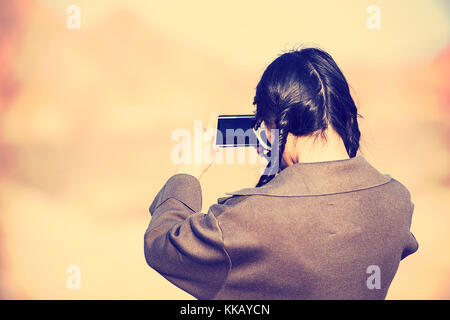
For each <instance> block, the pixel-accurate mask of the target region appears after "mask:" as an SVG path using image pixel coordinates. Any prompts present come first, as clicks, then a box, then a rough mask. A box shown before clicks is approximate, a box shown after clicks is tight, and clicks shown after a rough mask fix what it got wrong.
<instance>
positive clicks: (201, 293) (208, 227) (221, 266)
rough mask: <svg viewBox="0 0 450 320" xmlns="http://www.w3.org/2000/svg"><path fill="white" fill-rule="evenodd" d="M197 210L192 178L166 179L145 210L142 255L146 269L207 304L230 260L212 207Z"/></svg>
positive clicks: (198, 197)
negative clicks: (147, 221) (146, 223)
mask: <svg viewBox="0 0 450 320" xmlns="http://www.w3.org/2000/svg"><path fill="white" fill-rule="evenodd" d="M201 206H202V194H201V186H200V182H199V181H198V179H197V178H196V177H194V176H192V175H189V174H176V175H174V176H172V177H171V178H170V179H169V180H168V181H167V183H166V184H165V185H164V186H163V188H162V189H161V190H160V191H159V193H158V194H157V196H156V198H155V199H154V201H153V202H152V204H151V206H150V213H151V214H152V219H151V221H150V224H149V226H148V229H147V231H146V232H145V237H144V238H145V241H144V251H145V258H146V260H147V263H148V264H149V266H151V267H152V268H153V269H155V270H156V271H158V272H159V273H160V274H161V275H162V276H164V277H165V278H166V279H167V280H169V281H170V282H172V283H173V284H175V285H176V286H178V287H179V288H181V289H183V290H185V291H187V292H188V293H190V294H192V295H193V296H194V297H196V298H198V299H210V298H213V297H214V296H215V294H216V293H217V292H218V291H219V290H220V289H221V287H222V285H223V283H224V281H225V279H226V277H227V275H228V272H229V270H230V268H231V261H230V258H229V256H228V254H227V252H226V250H225V248H224V245H223V237H222V231H221V229H220V226H219V224H218V221H217V219H216V217H215V215H214V214H213V212H212V210H213V208H214V206H212V207H211V208H210V209H209V211H208V213H207V214H203V213H201V212H200V211H201Z"/></svg>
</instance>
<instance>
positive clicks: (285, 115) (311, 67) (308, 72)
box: [253, 48, 360, 187]
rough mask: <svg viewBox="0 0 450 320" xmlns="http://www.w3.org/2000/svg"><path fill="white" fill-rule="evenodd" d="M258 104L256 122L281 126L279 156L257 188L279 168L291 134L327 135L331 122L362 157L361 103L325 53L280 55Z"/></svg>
mask: <svg viewBox="0 0 450 320" xmlns="http://www.w3.org/2000/svg"><path fill="white" fill-rule="evenodd" d="M253 104H255V105H256V120H257V121H258V122H261V121H264V122H265V123H267V124H269V125H270V126H271V127H275V128H276V129H278V130H279V131H278V132H279V135H278V137H279V140H277V143H276V144H274V146H273V147H275V148H276V147H278V148H277V150H275V151H278V156H276V157H275V159H273V160H271V161H270V162H269V164H268V165H267V168H266V172H264V174H263V175H262V176H261V178H260V180H259V182H258V184H257V185H256V186H257V187H259V186H262V185H264V184H266V183H267V182H269V181H270V180H272V178H273V177H274V176H275V175H276V173H277V172H278V170H279V165H278V164H280V163H281V158H282V155H283V152H284V147H285V144H286V139H287V136H288V133H289V132H290V133H292V134H293V135H295V136H307V135H311V134H315V133H321V134H323V133H324V131H325V130H326V129H327V128H328V126H331V127H332V128H333V129H334V130H335V131H336V132H337V133H338V134H339V135H340V137H341V138H342V140H343V142H344V145H345V148H346V149H347V153H348V155H349V156H350V157H351V158H353V157H355V156H356V153H357V151H358V149H359V138H360V132H359V128H358V122H357V117H358V113H357V109H356V105H355V103H354V101H353V99H352V96H351V95H350V90H349V86H348V83H347V81H346V79H345V77H344V75H343V74H342V72H341V70H340V69H339V67H338V66H337V64H336V62H334V60H333V58H332V57H331V56H330V55H329V54H328V53H326V52H325V51H323V50H320V49H316V48H306V49H301V50H295V51H290V52H287V53H284V54H282V55H280V56H279V57H278V58H276V59H275V60H274V61H273V62H272V63H271V64H270V65H269V66H268V67H267V69H266V70H265V71H264V73H263V75H262V77H261V80H260V81H259V83H258V85H257V87H256V95H255V99H254V102H253ZM273 151H274V148H272V152H273ZM269 156H270V155H269ZM272 161H277V162H278V163H277V165H275V166H273V164H272V163H271V162H272ZM273 168H275V169H273ZM274 170H276V171H275V172H274Z"/></svg>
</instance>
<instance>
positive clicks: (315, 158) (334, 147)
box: [283, 130, 349, 166]
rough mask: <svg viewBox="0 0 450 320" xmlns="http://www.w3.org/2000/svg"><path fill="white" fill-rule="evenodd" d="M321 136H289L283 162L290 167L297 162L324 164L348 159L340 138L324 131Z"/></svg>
mask: <svg viewBox="0 0 450 320" xmlns="http://www.w3.org/2000/svg"><path fill="white" fill-rule="evenodd" d="M325 136H326V138H323V137H322V136H320V134H319V135H316V136H307V137H296V136H293V135H290V137H288V141H286V147H285V152H284V153H283V160H284V161H283V162H285V165H288V166H290V165H292V164H294V163H298V162H324V161H334V160H344V159H349V156H348V153H347V150H346V149H345V145H344V142H343V141H342V139H341V137H340V136H339V135H338V134H337V133H336V132H335V131H334V130H326V131H325Z"/></svg>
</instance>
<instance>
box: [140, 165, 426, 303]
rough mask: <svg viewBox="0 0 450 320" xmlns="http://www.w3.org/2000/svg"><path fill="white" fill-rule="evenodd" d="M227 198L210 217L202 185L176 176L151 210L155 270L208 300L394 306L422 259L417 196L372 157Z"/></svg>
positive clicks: (298, 173)
mask: <svg viewBox="0 0 450 320" xmlns="http://www.w3.org/2000/svg"><path fill="white" fill-rule="evenodd" d="M227 194H229V195H230V197H224V198H220V199H218V203H217V204H213V205H212V206H211V207H210V208H209V210H208V212H207V213H206V214H204V213H201V212H200V210H201V206H202V191H201V187H200V183H199V181H198V180H197V179H196V178H195V177H193V176H191V175H188V174H176V175H174V176H172V177H171V178H170V179H169V180H168V181H167V183H166V184H165V185H164V187H163V188H162V189H161V191H159V193H158V194H157V196H156V198H155V199H154V201H153V203H152V204H151V206H150V213H151V214H152V219H151V221H150V225H149V227H148V229H147V231H146V233H145V241H144V242H145V245H144V247H145V248H144V250H145V257H146V260H147V263H148V264H149V265H150V266H151V267H152V268H154V269H155V270H156V271H158V272H159V273H160V274H161V275H162V276H164V277H165V278H166V279H168V280H169V281H170V282H172V283H173V284H175V285H176V286H178V287H179V288H181V289H183V290H185V291H187V292H188V293H190V294H191V295H193V296H194V297H196V298H198V299H384V298H385V297H386V294H387V291H388V288H389V285H390V283H391V281H392V279H393V277H394V275H395V273H396V271H397V268H398V265H399V263H400V260H401V259H403V258H404V257H406V256H407V255H409V254H411V253H414V252H415V251H416V250H417V249H418V243H417V241H416V240H415V238H414V236H413V235H412V233H411V232H410V225H411V216H412V212H413V209H414V205H413V204H412V203H411V200H410V194H409V192H408V190H407V189H406V188H405V187H404V186H403V185H402V184H401V183H399V182H398V181H396V180H394V179H393V178H391V177H390V176H389V175H382V174H380V173H379V172H378V171H377V170H376V169H375V168H373V167H372V166H371V165H370V164H369V163H368V162H367V161H366V160H365V159H364V158H363V157H362V156H357V157H355V158H352V159H349V160H338V161H329V162H317V163H297V164H294V165H292V166H289V167H287V168H286V169H284V170H283V171H281V172H280V173H279V174H278V175H277V176H276V177H275V178H274V179H273V180H272V181H270V182H269V183H268V184H266V185H265V186H263V187H260V188H245V189H241V190H238V191H235V192H230V193H227ZM371 266H376V267H371ZM373 268H375V269H376V268H379V269H378V271H379V272H378V273H377V271H376V270H375V269H373ZM374 270H375V271H374ZM378 276H379V277H378ZM374 277H375V278H374ZM376 277H378V278H376ZM374 279H379V280H380V288H377V287H376V285H374V284H376V280H374ZM368 283H369V284H372V285H368ZM374 286H375V288H374Z"/></svg>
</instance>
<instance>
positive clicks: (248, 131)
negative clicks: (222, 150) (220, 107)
mask: <svg viewBox="0 0 450 320" xmlns="http://www.w3.org/2000/svg"><path fill="white" fill-rule="evenodd" d="M255 122H256V120H255V115H253V114H244V115H220V116H219V117H218V119H217V130H216V132H217V133H216V139H215V144H216V146H217V147H257V146H258V138H257V137H256V135H255V132H254V130H253V127H254V126H255Z"/></svg>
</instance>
